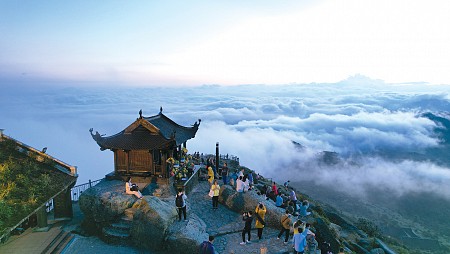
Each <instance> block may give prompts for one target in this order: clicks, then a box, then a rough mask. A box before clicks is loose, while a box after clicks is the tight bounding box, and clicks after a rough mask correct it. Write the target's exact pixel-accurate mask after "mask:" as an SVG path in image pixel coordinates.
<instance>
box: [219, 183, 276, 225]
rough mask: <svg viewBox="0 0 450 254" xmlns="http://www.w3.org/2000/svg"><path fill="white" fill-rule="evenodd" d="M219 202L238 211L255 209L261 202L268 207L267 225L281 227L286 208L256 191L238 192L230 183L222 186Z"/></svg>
mask: <svg viewBox="0 0 450 254" xmlns="http://www.w3.org/2000/svg"><path fill="white" fill-rule="evenodd" d="M219 202H220V203H222V204H223V205H225V206H226V207H228V208H229V209H230V210H232V211H235V212H238V213H243V212H245V211H255V209H256V206H257V205H258V204H259V203H260V202H261V203H263V204H264V205H265V206H266V209H267V212H266V216H265V222H266V226H268V227H272V228H279V227H280V218H281V215H283V214H284V213H285V210H284V209H282V208H279V207H276V206H275V203H274V202H273V201H272V200H266V199H265V198H264V197H263V196H261V195H258V194H257V192H256V191H248V192H237V191H235V190H234V189H233V188H232V187H231V186H228V185H223V186H222V187H221V188H220V193H219Z"/></svg>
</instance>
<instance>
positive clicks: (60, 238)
mask: <svg viewBox="0 0 450 254" xmlns="http://www.w3.org/2000/svg"><path fill="white" fill-rule="evenodd" d="M70 236H71V234H70V233H69V232H66V231H62V230H61V231H60V232H59V233H58V235H56V236H55V238H54V239H53V240H52V241H51V242H50V244H49V245H48V246H47V247H46V248H45V249H44V250H43V251H42V254H53V253H56V252H55V251H56V250H57V249H58V248H59V247H61V244H62V243H65V240H67V238H69V237H70Z"/></svg>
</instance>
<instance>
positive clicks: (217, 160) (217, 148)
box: [216, 142, 219, 174]
mask: <svg viewBox="0 0 450 254" xmlns="http://www.w3.org/2000/svg"><path fill="white" fill-rule="evenodd" d="M216 172H217V174H219V142H216Z"/></svg>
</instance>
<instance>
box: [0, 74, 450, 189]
mask: <svg viewBox="0 0 450 254" xmlns="http://www.w3.org/2000/svg"><path fill="white" fill-rule="evenodd" d="M449 92H450V87H449V86H431V85H424V84H408V85H405V84H396V85H395V84H384V83H383V82H381V81H377V80H370V79H367V78H364V77H360V76H356V77H353V78H351V79H348V80H345V81H342V82H339V83H335V84H304V85H300V84H298V85H280V86H265V85H260V86H250V85H249V86H236V87H222V86H201V87H191V88H156V87H155V88H125V87H113V88H106V87H98V88H73V87H72V88H70V87H66V88H61V87H59V88H45V87H44V88H43V87H39V88H33V87H30V88H27V89H24V88H23V87H18V88H17V87H15V86H4V88H3V91H2V93H1V94H0V99H1V101H0V119H1V121H0V128H4V129H6V131H5V133H6V134H7V135H11V136H12V137H14V138H16V139H19V140H21V141H23V142H25V143H27V144H29V145H31V146H34V147H36V148H40V147H44V146H47V147H48V148H49V150H48V153H49V154H51V155H54V156H56V157H58V158H59V159H61V160H63V161H66V162H67V163H69V164H73V165H77V166H78V167H79V174H80V178H79V183H82V182H86V181H87V180H88V179H98V178H101V177H103V176H104V175H105V174H107V173H109V172H110V171H112V169H113V158H112V153H111V152H109V151H103V152H102V151H100V150H99V149H98V146H97V145H96V143H95V142H94V141H93V140H92V139H91V137H90V135H89V133H88V130H89V128H91V127H93V128H94V129H95V130H98V131H99V132H100V133H102V134H106V135H113V134H115V133H117V132H119V131H121V130H123V129H124V128H125V127H126V126H127V125H128V124H130V123H131V122H133V121H134V120H135V119H136V117H138V111H139V110H140V109H143V111H144V115H145V116H150V115H154V114H157V113H158V112H159V107H160V106H162V107H163V112H164V113H165V114H166V115H168V116H169V117H171V118H172V119H174V120H175V121H176V122H178V123H180V124H182V125H185V126H189V125H191V124H193V123H194V122H195V121H197V119H199V118H201V119H202V123H201V126H200V129H199V131H198V133H197V136H196V138H195V139H193V140H191V141H189V142H188V149H189V150H190V151H200V152H203V153H214V151H215V150H214V149H215V143H216V142H219V143H220V149H221V153H223V154H226V153H228V154H233V155H236V156H238V157H240V159H241V164H243V165H245V166H248V167H250V168H252V169H255V170H256V171H258V172H261V173H263V174H264V175H268V176H271V177H275V178H278V180H279V181H283V180H285V178H286V177H289V178H291V179H296V178H299V177H301V178H303V179H308V180H310V181H315V182H316V183H317V184H319V185H320V184H323V185H329V184H330V183H331V182H332V183H334V184H335V185H336V186H339V190H341V191H344V192H348V193H364V190H365V189H367V188H369V187H370V188H372V187H377V188H384V189H387V190H389V192H390V193H393V194H395V195H403V194H405V193H410V192H424V191H425V192H438V193H441V195H442V196H445V197H449V198H450V189H449V188H448V186H446V185H445V183H446V182H447V183H448V180H450V176H449V172H450V170H449V165H440V164H437V163H436V162H434V161H433V160H428V161H426V160H415V159H414V158H413V157H414V156H413V155H414V154H416V155H417V154H418V155H421V154H422V155H423V154H426V153H427V149H448V147H443V146H442V144H440V143H439V141H440V138H439V137H438V136H436V135H435V132H434V128H437V127H439V126H438V125H436V123H435V122H433V121H431V120H429V119H428V118H425V117H422V116H421V113H423V112H434V113H435V114H439V115H441V116H444V117H446V118H447V119H448V118H449V117H448V113H446V112H447V110H448V109H449V108H450V100H449V98H450V97H449V94H450V93H449ZM447 131H448V130H447ZM292 141H296V142H298V143H300V144H302V145H303V146H305V147H306V148H305V149H304V150H302V151H299V150H298V149H297V148H296V147H295V146H294V145H293V143H292ZM322 151H332V152H337V153H339V155H340V156H341V157H342V161H341V163H339V164H336V165H333V166H330V165H323V164H320V163H318V162H317V158H318V154H320V152H322ZM395 154H402V156H394V155H395ZM405 155H408V156H409V157H410V158H408V156H405ZM280 170H284V171H283V172H286V175H285V176H280V174H278V172H280ZM345 186H352V189H346V188H345ZM356 190H357V191H356Z"/></svg>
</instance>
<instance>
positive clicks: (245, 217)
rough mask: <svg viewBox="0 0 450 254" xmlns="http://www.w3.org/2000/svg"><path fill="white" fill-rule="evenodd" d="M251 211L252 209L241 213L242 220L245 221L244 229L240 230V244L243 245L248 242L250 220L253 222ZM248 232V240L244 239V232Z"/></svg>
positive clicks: (250, 227)
mask: <svg viewBox="0 0 450 254" xmlns="http://www.w3.org/2000/svg"><path fill="white" fill-rule="evenodd" d="M252 215H253V212H252V211H248V212H245V213H244V214H243V215H242V220H243V221H245V226H244V230H242V242H241V245H244V244H246V243H249V242H250V238H251V234H250V230H251V229H252V222H253V217H252ZM246 233H247V234H248V240H247V241H245V234H246Z"/></svg>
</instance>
